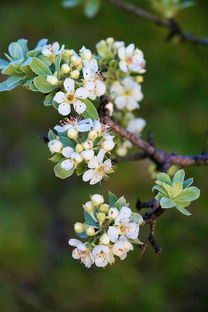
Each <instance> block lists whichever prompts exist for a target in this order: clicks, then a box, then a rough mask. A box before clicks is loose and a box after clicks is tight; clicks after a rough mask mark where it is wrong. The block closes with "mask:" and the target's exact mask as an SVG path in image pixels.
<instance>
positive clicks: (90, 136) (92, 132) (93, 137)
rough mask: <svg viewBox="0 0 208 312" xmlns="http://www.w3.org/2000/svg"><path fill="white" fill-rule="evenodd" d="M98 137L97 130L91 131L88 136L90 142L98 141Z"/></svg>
mask: <svg viewBox="0 0 208 312" xmlns="http://www.w3.org/2000/svg"><path fill="white" fill-rule="evenodd" d="M97 136H98V134H97V131H96V130H91V131H90V132H89V134H88V139H89V140H94V139H96V138H97Z"/></svg>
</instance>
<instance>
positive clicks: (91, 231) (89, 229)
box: [86, 226, 95, 236]
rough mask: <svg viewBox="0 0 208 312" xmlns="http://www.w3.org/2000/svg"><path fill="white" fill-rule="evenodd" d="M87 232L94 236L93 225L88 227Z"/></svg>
mask: <svg viewBox="0 0 208 312" xmlns="http://www.w3.org/2000/svg"><path fill="white" fill-rule="evenodd" d="M86 234H87V235H88V236H94V235H95V229H94V227H93V226H89V227H88V228H87V229H86Z"/></svg>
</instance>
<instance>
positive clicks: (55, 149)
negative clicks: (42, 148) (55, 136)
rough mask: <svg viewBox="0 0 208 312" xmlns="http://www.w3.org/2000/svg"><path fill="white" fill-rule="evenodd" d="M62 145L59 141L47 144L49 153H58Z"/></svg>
mask: <svg viewBox="0 0 208 312" xmlns="http://www.w3.org/2000/svg"><path fill="white" fill-rule="evenodd" d="M62 147H63V144H62V143H61V142H60V141H59V140H52V141H50V142H49V143H48V148H49V150H50V152H51V153H60V152H61V149H62Z"/></svg>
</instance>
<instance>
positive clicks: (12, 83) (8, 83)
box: [0, 76, 24, 92]
mask: <svg viewBox="0 0 208 312" xmlns="http://www.w3.org/2000/svg"><path fill="white" fill-rule="evenodd" d="M23 78H24V77H22V76H17V77H15V76H13V77H9V78H8V79H7V80H5V81H3V82H1V83H0V92H1V91H10V90H12V89H14V88H16V87H17V86H18V85H20V84H21V83H22V81H23Z"/></svg>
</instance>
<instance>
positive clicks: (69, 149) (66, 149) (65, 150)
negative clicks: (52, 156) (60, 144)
mask: <svg viewBox="0 0 208 312" xmlns="http://www.w3.org/2000/svg"><path fill="white" fill-rule="evenodd" d="M73 151H74V150H73V148H72V147H70V146H67V147H64V148H63V150H62V155H63V156H64V157H66V158H70V157H71V153H72V152H73Z"/></svg>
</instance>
